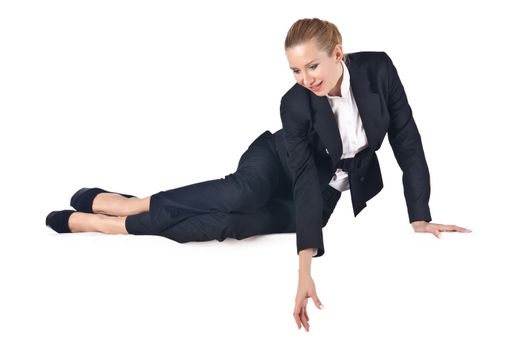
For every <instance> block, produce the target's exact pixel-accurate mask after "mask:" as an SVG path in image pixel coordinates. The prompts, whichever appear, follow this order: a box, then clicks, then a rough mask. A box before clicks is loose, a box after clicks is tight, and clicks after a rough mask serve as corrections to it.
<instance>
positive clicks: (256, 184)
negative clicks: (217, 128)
mask: <svg viewBox="0 0 528 350" xmlns="http://www.w3.org/2000/svg"><path fill="white" fill-rule="evenodd" d="M276 134H277V133H275V134H272V133H271V132H270V131H268V130H266V131H265V132H263V133H262V134H261V135H260V136H258V137H257V138H256V139H255V140H254V141H253V142H252V143H251V145H250V146H249V148H248V149H247V150H246V151H245V152H244V153H243V154H242V156H241V157H240V160H239V162H238V166H237V170H236V171H235V172H234V173H231V174H229V175H227V176H225V177H224V178H222V179H215V180H209V181H204V182H199V183H195V184H191V185H187V186H183V187H179V188H175V189H172V190H168V191H161V192H158V193H156V194H153V195H152V196H151V197H150V210H149V212H145V213H140V214H136V215H130V216H127V218H126V221H125V227H126V230H127V232H128V233H130V234H135V235H159V236H164V237H167V238H170V239H172V240H175V241H177V242H180V243H185V242H190V241H209V240H215V239H216V240H218V241H223V240H224V239H225V238H226V237H230V238H235V239H244V238H247V237H250V236H253V235H259V234H268V233H295V232H296V229H295V207H294V202H293V193H292V183H291V180H290V177H289V176H288V174H287V173H286V171H289V170H288V169H284V166H283V165H282V164H281V161H280V159H279V156H278V153H277V150H276V144H275V142H276V140H274V137H276V136H277V135H276ZM322 196H323V213H321V215H322V217H323V227H324V226H325V225H326V223H327V221H328V219H329V218H330V215H331V214H332V212H333V210H334V208H335V206H336V204H337V202H338V200H339V198H340V197H341V192H339V191H338V190H336V189H334V188H333V187H331V186H328V185H327V186H326V188H325V189H324V190H323V193H322Z"/></svg>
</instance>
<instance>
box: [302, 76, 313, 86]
mask: <svg viewBox="0 0 528 350" xmlns="http://www.w3.org/2000/svg"><path fill="white" fill-rule="evenodd" d="M302 82H303V85H304V86H306V87H310V86H311V85H312V84H313V79H312V78H311V77H310V75H309V74H308V73H304V74H303V76H302Z"/></svg>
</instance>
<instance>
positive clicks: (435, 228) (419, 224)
mask: <svg viewBox="0 0 528 350" xmlns="http://www.w3.org/2000/svg"><path fill="white" fill-rule="evenodd" d="M411 225H412V227H413V229H414V232H429V233H432V234H433V235H435V236H436V237H437V238H440V233H441V232H464V233H469V232H471V230H469V229H467V228H463V227H460V226H457V225H442V224H435V223H433V222H427V221H413V222H411Z"/></svg>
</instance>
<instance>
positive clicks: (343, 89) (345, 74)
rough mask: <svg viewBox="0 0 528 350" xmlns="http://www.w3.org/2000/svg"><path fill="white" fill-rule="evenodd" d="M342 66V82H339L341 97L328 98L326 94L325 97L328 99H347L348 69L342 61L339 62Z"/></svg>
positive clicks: (348, 86)
mask: <svg viewBox="0 0 528 350" xmlns="http://www.w3.org/2000/svg"><path fill="white" fill-rule="evenodd" d="M339 62H341V64H342V65H343V80H342V81H341V96H329V95H328V94H326V97H328V98H329V99H340V98H345V97H347V95H348V93H349V91H350V74H349V73H348V68H347V66H346V64H345V62H343V60H341V61H339Z"/></svg>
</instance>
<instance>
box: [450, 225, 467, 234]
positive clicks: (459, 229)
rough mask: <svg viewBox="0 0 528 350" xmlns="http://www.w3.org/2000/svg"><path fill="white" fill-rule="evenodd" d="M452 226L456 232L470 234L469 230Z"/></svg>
mask: <svg viewBox="0 0 528 350" xmlns="http://www.w3.org/2000/svg"><path fill="white" fill-rule="evenodd" d="M453 226H454V227H455V228H456V230H457V231H458V232H464V233H469V232H471V230H469V229H467V228H464V227H460V226H456V225H453Z"/></svg>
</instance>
